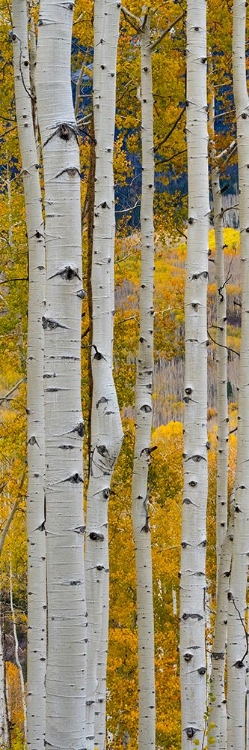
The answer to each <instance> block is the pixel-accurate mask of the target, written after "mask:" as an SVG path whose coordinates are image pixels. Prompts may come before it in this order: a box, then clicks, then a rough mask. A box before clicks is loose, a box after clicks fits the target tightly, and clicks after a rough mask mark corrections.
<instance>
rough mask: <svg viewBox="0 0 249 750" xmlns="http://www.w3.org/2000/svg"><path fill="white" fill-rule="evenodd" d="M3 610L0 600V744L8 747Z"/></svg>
mask: <svg viewBox="0 0 249 750" xmlns="http://www.w3.org/2000/svg"><path fill="white" fill-rule="evenodd" d="M3 636H4V634H3V611H2V602H0V746H1V747H2V748H4V749H5V748H7V747H9V732H8V715H7V705H6V682H5V680H6V674H5V661H4V648H3V643H4V638H3Z"/></svg>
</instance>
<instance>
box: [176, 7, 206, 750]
mask: <svg viewBox="0 0 249 750" xmlns="http://www.w3.org/2000/svg"><path fill="white" fill-rule="evenodd" d="M206 57H207V52H206V4H205V1H204V0H200V1H199V2H198V4H197V5H196V3H195V2H194V1H193V0H188V6H187V127H186V132H187V149H188V188H189V197H188V247H187V263H186V293H185V390H184V401H185V421H184V497H183V515H182V545H181V546H182V555H181V612H180V663H181V699H182V748H183V750H184V749H185V748H186V750H188V749H189V741H190V740H192V739H195V740H197V739H198V740H199V744H200V746H202V744H203V742H204V728H205V712H206V655H205V557H206V501H207V321H206V318H207V279H208V226H209V222H208V218H209V200H208V196H209V185H208V158H207V145H208V136H207V98H206Z"/></svg>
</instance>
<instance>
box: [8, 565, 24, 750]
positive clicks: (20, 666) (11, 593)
mask: <svg viewBox="0 0 249 750" xmlns="http://www.w3.org/2000/svg"><path fill="white" fill-rule="evenodd" d="M10 611H11V616H12V624H13V635H14V644H15V662H16V666H17V669H18V672H19V678H20V685H21V698H22V707H23V729H24V743H25V744H26V742H27V706H26V695H25V683H24V676H23V669H22V665H21V662H20V659H19V643H18V637H17V629H16V615H15V609H14V602H13V587H12V568H11V565H10Z"/></svg>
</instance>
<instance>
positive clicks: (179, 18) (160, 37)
mask: <svg viewBox="0 0 249 750" xmlns="http://www.w3.org/2000/svg"><path fill="white" fill-rule="evenodd" d="M185 15H186V11H185V10H184V11H183V13H181V15H180V16H178V18H176V19H175V21H173V23H171V24H170V26H168V28H167V29H165V30H164V31H163V32H162V34H161V36H159V39H156V41H155V42H153V44H151V46H150V49H151V52H154V49H156V48H157V47H158V46H159V44H161V42H162V41H163V39H164V37H165V36H166V34H169V32H170V31H171V29H173V28H174V26H175V25H176V23H178V21H181V20H182V18H184V16H185Z"/></svg>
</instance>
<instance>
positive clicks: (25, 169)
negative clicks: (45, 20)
mask: <svg viewBox="0 0 249 750" xmlns="http://www.w3.org/2000/svg"><path fill="white" fill-rule="evenodd" d="M12 19H13V34H12V39H13V64H14V83H15V107H16V120H17V128H18V137H19V146H20V153H21V163H22V176H23V186H24V198H25V211H26V226H27V238H28V253H29V303H28V347H27V432H28V435H27V437H28V496H27V534H28V644H27V669H28V693H27V744H28V747H31V748H32V750H43V748H44V737H45V670H46V553H45V528H44V478H45V477H44V475H45V423H44V392H43V358H44V332H43V328H42V316H43V313H44V305H45V242H44V225H43V216H42V204H41V188H40V179H39V163H38V157H37V150H36V140H35V134H34V123H33V112H32V109H34V106H35V100H34V97H35V93H34V90H33V91H32V87H31V82H30V67H29V48H28V17H27V2H26V0H13V1H12ZM23 478H24V476H23ZM18 502H19V501H18V500H16V504H17V505H18ZM14 507H15V506H14Z"/></svg>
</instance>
